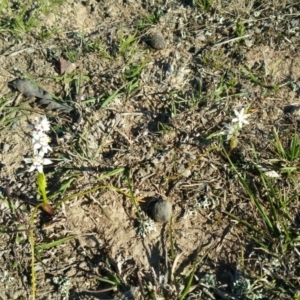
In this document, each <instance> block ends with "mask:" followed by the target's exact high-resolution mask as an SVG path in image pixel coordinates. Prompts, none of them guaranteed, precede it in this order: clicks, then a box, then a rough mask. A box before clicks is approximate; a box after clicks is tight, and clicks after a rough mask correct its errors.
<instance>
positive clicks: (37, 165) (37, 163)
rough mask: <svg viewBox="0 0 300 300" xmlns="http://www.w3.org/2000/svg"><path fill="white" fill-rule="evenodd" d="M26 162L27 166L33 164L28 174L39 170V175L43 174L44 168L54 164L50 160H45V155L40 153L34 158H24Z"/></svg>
mask: <svg viewBox="0 0 300 300" xmlns="http://www.w3.org/2000/svg"><path fill="white" fill-rule="evenodd" d="M41 154H43V153H41ZM24 161H25V163H26V164H32V166H31V167H30V168H29V170H28V172H32V171H34V170H38V172H39V173H43V166H44V165H50V164H52V161H51V160H50V159H48V158H44V157H43V155H40V153H35V155H34V157H33V158H24Z"/></svg>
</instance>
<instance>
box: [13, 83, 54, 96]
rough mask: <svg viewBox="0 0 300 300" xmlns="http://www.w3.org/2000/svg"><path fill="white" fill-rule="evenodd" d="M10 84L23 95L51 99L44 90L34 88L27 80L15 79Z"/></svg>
mask: <svg viewBox="0 0 300 300" xmlns="http://www.w3.org/2000/svg"><path fill="white" fill-rule="evenodd" d="M11 84H12V85H13V86H14V87H15V88H16V89H17V90H18V91H19V92H20V93H22V94H23V95H25V96H27V97H36V98H42V99H52V98H51V96H50V94H49V93H48V92H47V91H45V90H44V89H42V88H40V87H38V86H36V85H35V84H33V83H32V82H31V81H29V80H28V79H21V78H17V79H15V80H14V81H12V82H11Z"/></svg>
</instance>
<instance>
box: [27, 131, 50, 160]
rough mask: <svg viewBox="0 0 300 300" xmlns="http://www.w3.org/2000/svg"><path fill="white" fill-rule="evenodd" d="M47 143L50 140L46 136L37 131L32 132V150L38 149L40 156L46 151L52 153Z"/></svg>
mask: <svg viewBox="0 0 300 300" xmlns="http://www.w3.org/2000/svg"><path fill="white" fill-rule="evenodd" d="M49 142H50V138H49V136H48V135H47V134H45V133H43V132H37V131H34V132H32V143H33V149H34V150H38V149H40V156H44V154H46V153H47V152H48V151H52V148H51V147H50V146H49Z"/></svg>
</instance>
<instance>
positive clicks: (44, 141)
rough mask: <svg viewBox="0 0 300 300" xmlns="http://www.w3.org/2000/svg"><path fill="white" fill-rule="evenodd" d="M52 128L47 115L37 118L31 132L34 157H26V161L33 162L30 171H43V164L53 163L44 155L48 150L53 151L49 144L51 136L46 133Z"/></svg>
mask: <svg viewBox="0 0 300 300" xmlns="http://www.w3.org/2000/svg"><path fill="white" fill-rule="evenodd" d="M49 130H50V123H49V121H48V119H47V117H46V116H43V117H42V118H41V119H39V118H35V121H34V127H33V130H32V133H31V136H32V145H33V153H34V155H33V157H32V158H24V161H25V163H27V164H32V165H31V167H30V168H29V170H28V171H29V172H32V171H34V170H37V171H38V172H39V173H43V166H44V165H49V164H52V161H51V160H50V159H47V158H44V155H45V154H47V153H48V151H52V149H51V147H50V146H49V142H50V138H49V136H48V135H47V134H46V133H45V132H47V131H49Z"/></svg>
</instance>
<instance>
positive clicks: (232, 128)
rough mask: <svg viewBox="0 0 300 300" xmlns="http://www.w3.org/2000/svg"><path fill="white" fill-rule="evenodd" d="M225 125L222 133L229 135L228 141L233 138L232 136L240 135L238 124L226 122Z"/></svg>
mask: <svg viewBox="0 0 300 300" xmlns="http://www.w3.org/2000/svg"><path fill="white" fill-rule="evenodd" d="M225 127H226V129H225V130H224V131H222V132H221V134H223V135H227V141H229V140H231V138H232V137H234V136H238V135H239V131H238V129H239V128H238V127H237V126H236V125H233V124H225Z"/></svg>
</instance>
